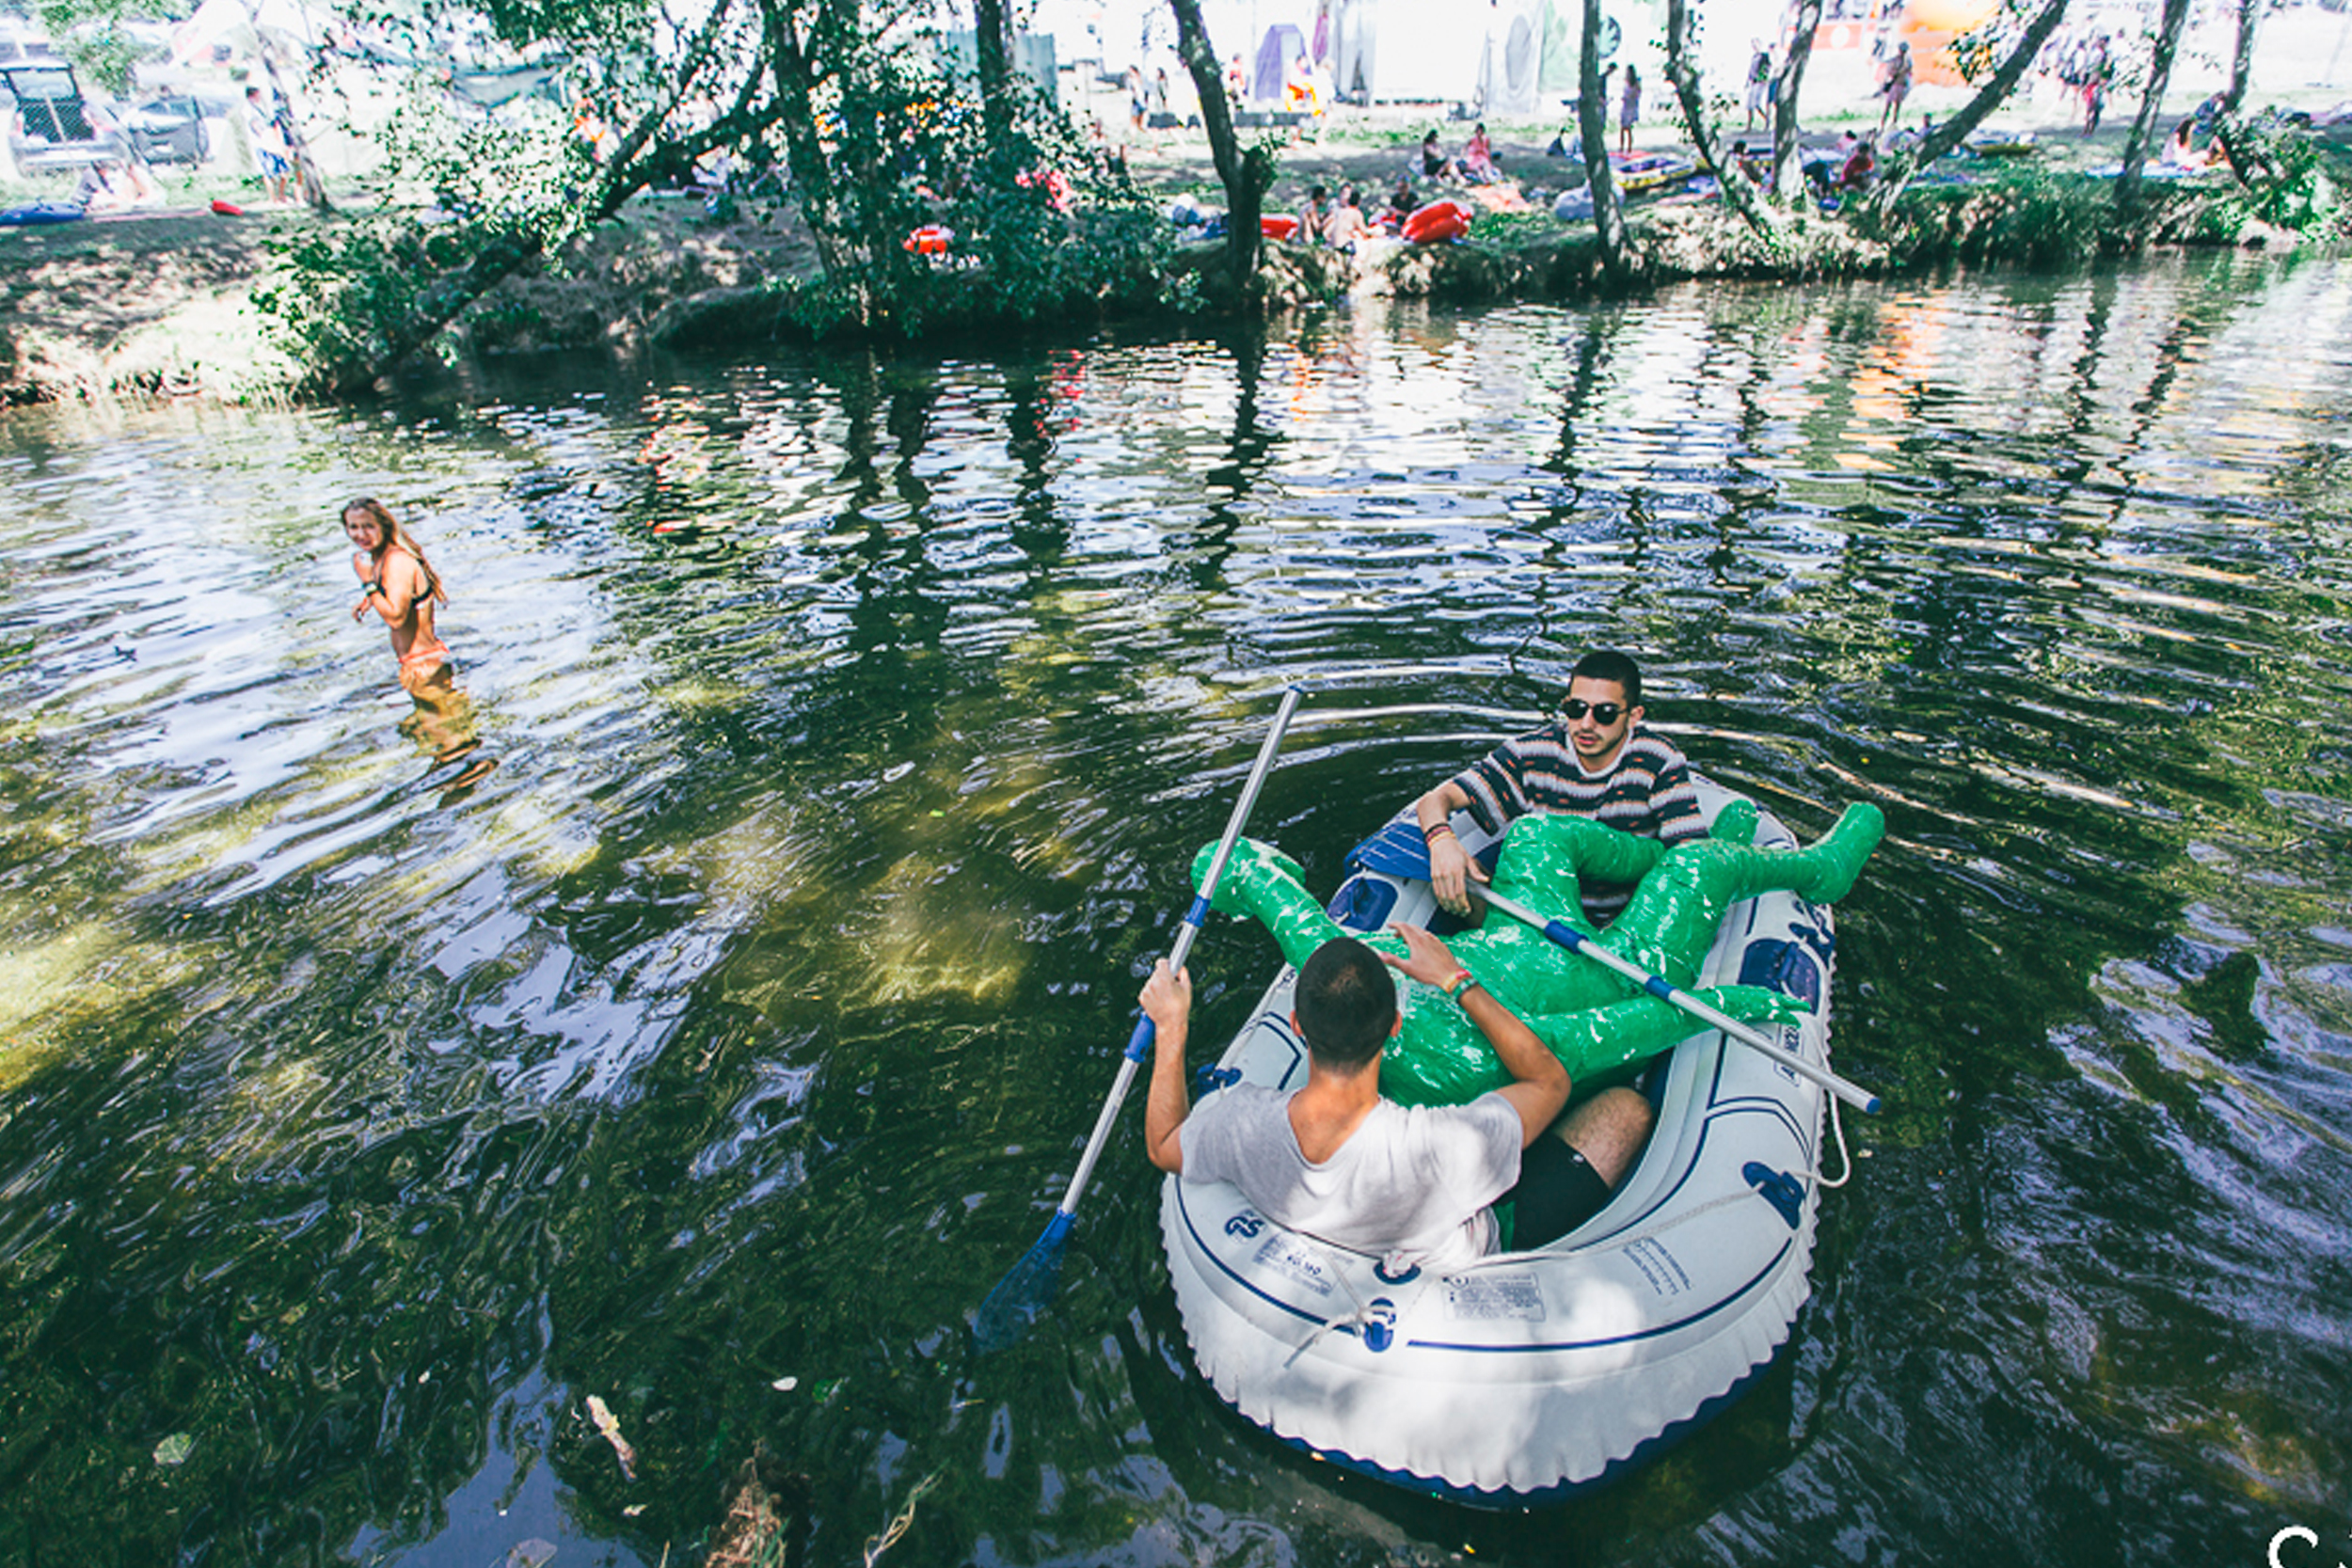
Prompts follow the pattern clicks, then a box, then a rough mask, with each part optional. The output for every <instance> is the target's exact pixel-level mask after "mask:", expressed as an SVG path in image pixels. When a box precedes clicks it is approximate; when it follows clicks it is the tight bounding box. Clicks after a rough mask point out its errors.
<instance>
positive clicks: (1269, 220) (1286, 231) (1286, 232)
mask: <svg viewBox="0 0 2352 1568" xmlns="http://www.w3.org/2000/svg"><path fill="white" fill-rule="evenodd" d="M1258 232H1259V233H1261V234H1263V235H1264V236H1265V237H1266V238H1267V239H1269V240H1295V239H1296V238H1298V220H1297V219H1296V218H1295V217H1293V216H1291V215H1290V214H1287V213H1283V214H1276V215H1273V216H1269V217H1262V218H1260V219H1259V220H1258Z"/></svg>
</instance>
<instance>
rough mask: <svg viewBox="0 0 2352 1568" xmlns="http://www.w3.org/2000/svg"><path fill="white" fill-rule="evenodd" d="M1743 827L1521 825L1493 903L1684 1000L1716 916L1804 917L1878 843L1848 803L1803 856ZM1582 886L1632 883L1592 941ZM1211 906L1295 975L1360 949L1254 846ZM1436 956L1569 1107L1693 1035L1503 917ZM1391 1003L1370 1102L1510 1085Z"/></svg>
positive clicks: (1776, 1006) (1458, 1026)
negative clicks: (1317, 961) (1687, 830)
mask: <svg viewBox="0 0 2352 1568" xmlns="http://www.w3.org/2000/svg"><path fill="white" fill-rule="evenodd" d="M1885 831H1886V818H1885V816H1883V814H1882V813H1881V812H1880V811H1879V809H1878V808H1877V807H1876V806H1872V805H1867V804H1863V805H1854V806H1849V807H1847V808H1846V814H1845V815H1844V816H1841V817H1839V818H1838V820H1837V825H1836V827H1834V828H1832V829H1831V830H1830V832H1828V833H1827V834H1826V835H1824V836H1823V837H1822V838H1820V840H1819V841H1817V842H1816V843H1814V844H1813V845H1811V846H1810V847H1806V848H1803V849H1759V848H1756V847H1755V846H1754V845H1753V844H1752V843H1751V842H1750V840H1752V839H1753V838H1754V837H1755V834H1756V806H1755V805H1754V804H1753V803H1752V802H1750V801H1746V800H1734V801H1732V802H1731V803H1729V804H1727V805H1726V806H1724V809H1723V810H1722V812H1720V813H1719V814H1718V815H1717V816H1716V820H1715V825H1714V828H1713V830H1712V832H1711V835H1710V836H1709V837H1708V838H1705V839H1698V840H1693V841H1691V842H1687V843H1684V844H1679V845H1677V846H1675V847H1673V848H1668V847H1665V846H1663V845H1661V844H1660V843H1658V842H1657V841H1656V840H1655V839H1647V838H1637V837H1635V836H1634V835H1632V834H1631V833H1627V832H1619V831H1618V830H1616V829H1614V828H1606V827H1603V826H1601V825H1600V824H1599V823H1597V822H1594V821H1591V820H1588V819H1587V818H1584V817H1581V816H1553V815H1535V816H1523V817H1521V818H1519V820H1518V822H1516V823H1514V824H1513V825H1512V828H1511V831H1510V832H1509V834H1508V835H1507V836H1506V837H1505V838H1504V839H1503V841H1502V858H1501V860H1500V861H1498V862H1497V863H1496V866H1495V874H1494V886H1495V890H1496V891H1497V892H1498V893H1502V894H1503V895H1507V896H1509V897H1512V898H1515V899H1518V901H1519V902H1521V903H1524V904H1528V905H1531V906H1533V907H1534V909H1536V910H1539V911H1543V912H1545V913H1546V914H1549V915H1556V916H1558V917H1559V918H1561V919H1563V920H1565V921H1566V922H1567V924H1569V925H1570V926H1572V927H1575V928H1576V929H1577V930H1578V931H1580V932H1582V933H1583V934H1584V935H1585V936H1586V937H1588V938H1591V939H1592V940H1593V942H1595V943H1596V944H1597V945H1599V946H1602V947H1606V948H1610V949H1612V950H1613V951H1615V952H1616V953H1618V954H1620V955H1622V956H1623V957H1625V958H1629V959H1631V960H1632V961H1633V962H1635V963H1637V964H1640V965H1641V966H1642V967H1644V968H1645V969H1647V970H1649V971H1650V972H1651V973H1652V974H1659V975H1661V976H1663V977H1664V978H1665V979H1667V980H1669V981H1671V982H1673V983H1674V984H1675V985H1676V986H1678V987H1681V988H1683V989H1685V990H1691V986H1692V981H1693V980H1694V979H1696V978H1697V975H1698V968H1699V965H1700V964H1701V963H1703V962H1705V961H1706V958H1707V954H1708V949H1709V948H1710V947H1712V946H1713V945H1714V942H1715V929H1716V927H1718V926H1719V925H1721V924H1722V922H1723V918H1724V911H1725V910H1727V909H1729V908H1730V907H1731V906H1732V905H1734V904H1736V903H1739V902H1740V900H1742V899H1745V898H1753V897H1755V896H1756V895H1758V894H1762V893H1769V892H1772V891H1775V890H1779V889H1786V890H1788V891H1790V892H1793V893H1795V894H1796V895H1798V896H1800V897H1802V898H1804V899H1806V900H1808V901H1810V902H1812V903H1816V904H1828V903H1834V902H1836V900H1837V899H1840V898H1842V897H1844V896H1845V895H1846V893H1847V891H1848V890H1849V889H1851V887H1852V886H1853V883H1854V879H1855V878H1856V877H1857V876H1859V875H1860V874H1861V871H1862V865H1863V863H1864V862H1865V861H1867V860H1868V859H1869V858H1870V851H1871V850H1873V849H1875V848H1876V847H1878V842H1879V839H1880V837H1881V836H1882V835H1883V833H1884V832H1885ZM1215 855H1216V846H1215V845H1213V844H1212V845H1208V846H1206V847H1203V848H1202V849H1201V851H1200V855H1199V856H1198V857H1196V858H1195V860H1194V861H1193V867H1192V875H1193V883H1194V885H1195V886H1196V887H1197V886H1199V885H1200V879H1202V878H1203V877H1205V876H1206V875H1207V874H1208V868H1209V863H1210V861H1211V860H1212V859H1213V858H1214V857H1215ZM1581 876H1590V877H1593V878H1595V879H1598V880H1602V881H1612V882H1630V881H1635V880H1637V879H1638V880H1639V881H1640V883H1641V886H1640V887H1639V888H1638V889H1637V890H1636V891H1635V893H1634V895H1633V899H1632V902H1630V903H1629V904H1628V905H1627V906H1626V908H1625V911H1624V912H1623V913H1622V914H1620V915H1619V916H1618V917H1617V919H1616V920H1615V921H1614V922H1613V924H1612V925H1611V926H1610V927H1609V928H1608V929H1607V930H1606V931H1602V932H1599V933H1597V934H1596V932H1595V931H1594V928H1593V927H1592V926H1591V925H1590V924H1589V923H1588V922H1587V921H1586V920H1585V918H1584V912H1583V905H1582V902H1581V897H1580V896H1579V892H1580V889H1579V879H1580V877H1581ZM1210 902H1211V904H1212V906H1213V907H1214V908H1216V909H1217V910H1220V911H1223V912H1225V913H1227V914H1236V915H1244V914H1246V915H1251V916H1254V917H1255V918H1256V919H1257V920H1258V921H1259V922H1260V923H1261V924H1263V926H1264V927H1266V929H1268V930H1269V931H1271V932H1273V933H1274V940H1275V942H1277V944H1279V946H1280V948H1281V950H1282V957H1283V958H1287V959H1288V960H1289V961H1290V962H1292V963H1293V964H1300V963H1304V962H1306V961H1307V956H1308V955H1309V954H1311V953H1312V952H1313V951H1314V950H1315V949H1316V948H1318V947H1320V946H1322V945H1323V944H1324V943H1325V942H1327V941H1329V940H1330V939H1331V938H1333V937H1336V936H1356V935H1360V933H1358V932H1351V931H1348V930H1346V929H1345V928H1344V927H1342V926H1341V925H1340V924H1339V923H1338V922H1337V921H1335V920H1333V919H1332V918H1331V917H1330V915H1328V914H1327V913H1326V912H1325V911H1324V908H1323V906H1322V905H1321V904H1319V903H1317V902H1316V901H1315V900H1314V898H1313V897H1312V896H1311V895H1309V894H1308V892H1307V889H1306V887H1305V886H1304V884H1303V883H1302V881H1301V878H1300V872H1299V868H1298V864H1297V863H1296V862H1295V861H1293V860H1292V859H1291V858H1290V857H1289V856H1287V855H1284V854H1283V853H1282V852H1281V851H1280V850H1279V849H1276V848H1273V847H1271V846H1268V845H1264V844H1260V843H1258V842H1257V841H1255V840H1253V839H1244V840H1243V841H1242V842H1241V843H1239V844H1237V845H1236V846H1234V848H1233V855H1232V860H1231V861H1230V862H1229V863H1227V865H1226V867H1225V875H1224V876H1223V878H1222V879H1219V881H1218V883H1217V888H1216V896H1215V897H1214V898H1212V899H1211V900H1210ZM1366 940H1367V941H1368V942H1369V943H1370V945H1371V946H1373V947H1374V948H1375V949H1377V950H1380V951H1382V952H1388V953H1394V954H1397V955H1399V956H1400V957H1401V956H1402V955H1403V954H1404V951H1405V944H1404V943H1403V942H1399V941H1398V940H1397V939H1396V938H1394V937H1392V936H1389V935H1386V934H1382V935H1379V936H1375V937H1371V938H1368V939H1366ZM1446 945H1447V946H1449V947H1451V948H1452V949H1453V950H1454V957H1455V958H1458V959H1460V960H1461V963H1462V965H1463V967H1464V968H1466V969H1468V970H1469V971H1470V973H1471V974H1475V975H1477V976H1478V979H1479V983H1480V984H1482V985H1484V986H1485V987H1486V989H1487V990H1489V991H1492V992H1493V993H1494V995H1495V996H1496V997H1497V998H1498V999H1500V1000H1501V1001H1502V1003H1503V1005H1504V1006H1508V1007H1509V1008H1510V1009H1511V1010H1512V1011H1513V1012H1515V1013H1517V1014H1518V1016H1519V1017H1520V1018H1522V1019H1525V1020H1526V1021H1527V1022H1528V1025H1529V1026H1530V1027H1531V1028H1533V1029H1534V1031H1535V1033H1536V1034H1537V1035H1538V1036H1540V1037H1542V1038H1543V1040H1544V1042H1545V1043H1546V1044H1547V1045H1549V1046H1550V1047H1551V1049H1552V1051H1553V1053H1555V1054H1557V1055H1558V1056H1559V1058H1560V1060H1561V1061H1562V1062H1563V1063H1564V1064H1565V1066H1566V1067H1567V1069H1568V1073H1569V1076H1570V1077H1571V1078H1573V1079H1574V1080H1575V1081H1576V1085H1577V1089H1578V1091H1579V1093H1580V1094H1581V1093H1582V1092H1583V1091H1585V1090H1587V1089H1589V1088H1590V1087H1592V1086H1593V1085H1592V1084H1591V1083H1590V1082H1589V1080H1590V1079H1592V1078H1594V1077H1595V1076H1597V1075H1599V1074H1604V1073H1608V1072H1610V1071H1611V1070H1612V1069H1617V1068H1622V1067H1626V1066H1628V1065H1629V1064H1631V1063H1634V1062H1638V1061H1641V1060H1643V1059H1644V1058H1645V1057H1648V1056H1652V1055H1655V1054H1657V1053H1659V1052H1661V1051H1663V1050H1665V1049H1666V1048H1667V1047H1669V1046H1671V1045H1673V1044H1675V1043H1676V1042H1677V1041H1678V1040H1682V1039H1685V1038H1688V1037H1690V1036H1691V1035H1692V1033H1693V1032H1694V1031H1695V1028H1696V1025H1694V1024H1693V1022H1692V1020H1691V1018H1690V1017H1689V1015H1687V1014H1685V1013H1683V1012H1682V1011H1680V1010H1679V1009H1677V1007H1675V1006H1673V1005H1672V1004H1670V1003H1667V1002H1664V1001H1661V1000H1660V999H1659V998H1657V997H1654V996H1650V995H1648V994H1646V993H1645V992H1644V991H1643V990H1641V989H1640V988H1639V987H1638V986H1636V985H1635V984H1634V983H1633V982H1632V981H1630V980H1627V979H1624V978H1623V977H1621V976H1619V975H1618V974H1615V973H1614V972H1613V971H1611V970H1608V969H1605V968H1603V967H1602V966H1601V965H1600V964H1598V963H1596V962H1594V961H1593V960H1591V959H1589V958H1580V957H1578V956H1577V955H1575V954H1573V953H1570V952H1568V951H1567V950H1565V948H1563V947H1561V946H1559V945H1558V944H1556V943H1555V942H1552V941H1551V940H1550V939H1549V937H1546V936H1545V935H1544V934H1543V933H1542V932H1540V931H1537V930H1534V929H1532V928H1530V927H1527V926H1524V925H1522V924H1520V923H1519V922H1518V921H1516V920H1512V919H1508V918H1506V917H1505V916H1503V915H1501V914H1496V913H1489V914H1488V915H1487V917H1486V922H1485V924H1484V925H1483V926H1481V927H1479V928H1478V929H1476V930H1471V931H1464V932H1462V933H1460V934H1459V935H1456V936H1452V937H1448V938H1447V939H1446ZM1398 989H1399V991H1400V995H1399V997H1398V1005H1399V1007H1400V1009H1401V1011H1402V1012H1403V1014H1404V1021H1405V1026H1404V1031H1403V1033H1402V1034H1401V1035H1400V1036H1399V1037H1398V1038H1397V1039H1395V1040H1394V1041H1391V1044H1390V1046H1389V1050H1388V1053H1387V1055H1386V1056H1385V1057H1383V1059H1382V1062H1381V1067H1380V1090H1381V1092H1382V1093H1383V1094H1385V1095H1387V1096H1388V1097H1389V1098H1390V1099H1391V1100H1394V1101H1399V1102H1400V1103H1402V1104H1406V1105H1458V1104H1462V1103H1464V1102H1466V1101H1470V1100H1474V1099H1476V1098H1477V1097H1478V1096H1479V1095H1482V1094H1484V1093H1486V1091H1487V1090H1489V1089H1495V1088H1500V1087H1502V1085H1504V1084H1507V1083H1508V1082H1510V1076H1509V1074H1507V1073H1505V1072H1504V1071H1503V1070H1502V1063H1501V1062H1500V1061H1498V1060H1497V1059H1496V1057H1495V1053H1494V1050H1493V1048H1492V1047H1490V1046H1488V1045H1487V1043H1486V1037H1485V1036H1483V1035H1481V1034H1480V1033H1479V1032H1478V1029H1477V1026H1476V1025H1474V1024H1472V1023H1471V1022H1470V1020H1469V1019H1468V1018H1467V1017H1465V1016H1464V1015H1463V1013H1462V1010H1461V1009H1460V1008H1459V1007H1457V1006H1454V1003H1453V1002H1452V1001H1450V1000H1449V999H1448V998H1447V997H1446V996H1445V994H1444V993H1443V992H1441V991H1438V990H1434V989H1432V988H1430V987H1427V986H1421V985H1415V984H1412V983H1410V982H1406V983H1405V984H1403V985H1401V986H1400V987H1399V988H1398ZM1691 994H1692V995H1693V996H1695V997H1697V998H1698V999H1699V1000H1700V1001H1702V1002H1706V1003H1708V1004H1711V1005H1712V1006H1715V1007H1717V1008H1720V1009H1721V1010H1722V1011H1724V1012H1725V1013H1728V1014H1730V1015H1731V1016H1732V1017H1733V1018H1736V1019H1739V1020H1740V1022H1746V1023H1773V1022H1792V1021H1794V1020H1796V1019H1799V1018H1802V1017H1803V1016H1804V1005H1803V1004H1802V1003H1799V1002H1798V1001H1796V1000H1795V999H1794V998H1791V997H1788V996H1784V995H1782V994H1781V993H1780V992H1778V991H1775V990H1764V989H1762V988H1760V987H1756V986H1715V987H1710V988H1708V989H1706V990H1692V991H1691Z"/></svg>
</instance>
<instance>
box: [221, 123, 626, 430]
mask: <svg viewBox="0 0 2352 1568" xmlns="http://www.w3.org/2000/svg"><path fill="white" fill-rule="evenodd" d="M510 107H511V109H512V112H510V113H508V114H506V115H505V116H503V117H501V118H496V119H493V118H489V117H485V116H479V115H466V114H461V113H459V112H457V111H455V110H453V108H451V107H450V106H449V105H448V104H447V103H445V102H444V101H442V100H441V99H440V98H439V97H438V96H437V95H436V94H433V93H431V92H430V91H429V90H428V91H420V92H418V93H417V94H415V95H414V96H412V97H411V99H410V100H409V102H408V103H405V105H404V106H403V108H402V109H401V111H400V112H399V113H398V114H397V115H396V116H395V117H394V119H393V120H392V123H391V125H390V126H389V128H388V130H387V133H386V138H385V150H386V170H387V183H386V185H385V187H384V193H383V200H382V201H381V202H380V204H379V205H378V207H377V208H376V210H375V211H374V212H373V213H370V214H365V215H363V216H360V217H358V218H357V219H355V220H353V221H352V222H350V223H347V224H342V225H339V226H335V227H331V228H305V229H302V230H297V231H295V233H294V237H293V238H291V239H289V240H285V241H281V242H279V243H278V245H276V247H275V248H276V251H277V255H278V269H277V271H276V273H275V275H274V278H273V281H272V282H271V283H270V284H268V285H267V286H266V287H263V288H262V289H258V290H256V291H255V293H254V296H253V297H254V303H255V304H256V305H257V306H259V307H260V308H261V309H262V312H263V313H264V315H266V316H267V317H268V318H269V326H270V329H271V330H272V332H273V333H274V335H275V336H276V337H277V338H278V341H279V343H280V345H281V346H283V347H284V348H285V349H286V351H287V352H288V353H289V354H291V355H293V356H294V358H295V359H296V360H297V361H298V362H299V363H301V364H303V365H305V366H307V367H308V368H309V369H310V372H311V374H312V375H313V377H314V378H316V379H317V380H319V381H321V382H324V383H332V382H334V381H335V380H336V379H338V378H339V377H340V376H341V375H342V374H343V373H344V372H346V371H349V370H353V369H355V368H358V367H365V366H369V365H372V364H375V363H377V362H379V361H380V360H381V359H382V358H383V357H385V356H387V355H388V354H389V353H390V352H391V351H392V350H393V348H394V345H397V344H398V343H400V342H401V341H403V332H404V329H405V327H406V326H407V325H408V324H409V323H410V322H411V321H412V320H414V319H415V318H416V317H417V316H418V315H420V314H421V313H423V312H425V311H426V310H427V309H428V308H429V307H430V305H431V303H432V301H431V296H432V294H433V292H434V291H436V290H437V289H444V288H446V287H448V282H449V279H450V278H451V277H453V276H454V275H457V274H460V273H462V272H463V271H464V270H465V269H466V268H468V267H469V266H472V265H475V264H476V263H477V262H478V261H480V259H481V258H483V257H485V256H487V255H493V254H501V253H505V254H513V253H516V252H530V251H533V250H537V249H541V248H553V247H554V246H555V245H560V244H561V243H562V242H563V241H564V239H566V238H568V237H569V235H570V233H571V232H572V231H573V230H574V228H575V227H576V226H577V224H578V223H579V222H580V217H581V215H582V214H581V211H580V205H579V200H578V194H579V190H580V182H582V181H583V180H584V179H585V178H586V177H587V176H588V174H589V173H590V172H591V170H590V169H589V166H588V164H587V161H586V158H585V155H584V153H583V152H582V151H581V150H580V148H579V147H578V146H577V144H575V143H573V142H572V141H571V140H570V139H569V138H568V137H567V136H566V135H564V130H565V126H564V121H563V120H562V119H561V117H560V116H558V115H556V114H555V113H554V112H553V111H552V110H551V109H550V108H549V107H548V106H547V105H545V104H536V105H534V104H532V101H528V100H526V101H523V103H521V104H519V105H515V106H510Z"/></svg>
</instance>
